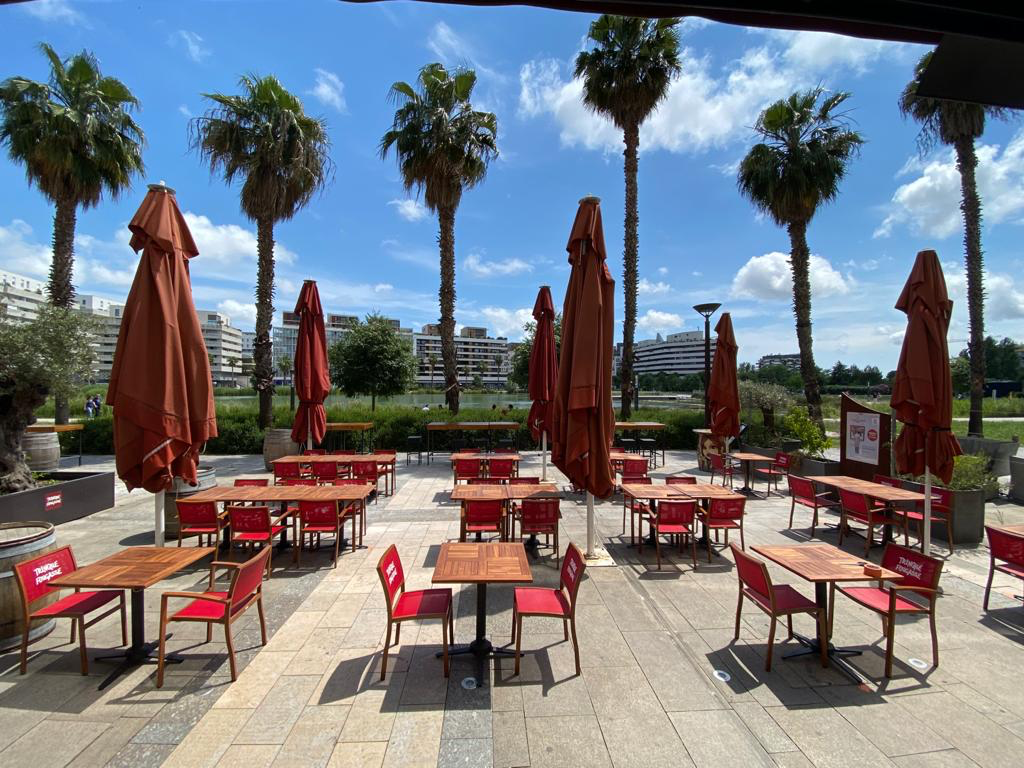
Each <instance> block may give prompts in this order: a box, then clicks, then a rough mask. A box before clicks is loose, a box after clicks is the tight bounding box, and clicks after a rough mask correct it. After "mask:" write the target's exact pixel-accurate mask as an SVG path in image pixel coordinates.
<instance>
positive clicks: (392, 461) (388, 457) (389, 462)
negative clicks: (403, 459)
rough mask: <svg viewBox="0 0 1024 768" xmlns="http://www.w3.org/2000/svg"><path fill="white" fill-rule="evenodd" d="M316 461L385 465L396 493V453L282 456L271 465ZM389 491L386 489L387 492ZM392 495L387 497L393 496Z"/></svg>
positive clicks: (392, 489)
mask: <svg viewBox="0 0 1024 768" xmlns="http://www.w3.org/2000/svg"><path fill="white" fill-rule="evenodd" d="M314 461H316V462H321V461H333V462H334V463H335V464H342V465H351V464H355V463H356V462H360V461H375V462H376V463H377V464H379V465H384V466H386V467H387V468H388V474H389V475H390V477H391V493H394V491H395V488H396V487H397V483H398V478H397V475H396V473H395V467H396V466H397V464H398V454H396V453H326V454H323V455H320V456H298V455H292V456H282V457H281V458H279V459H274V460H273V461H272V462H270V463H271V464H278V463H280V464H312V463H313V462H314ZM385 479H386V478H385ZM386 490H387V489H385V491H386ZM391 493H389V494H387V495H391Z"/></svg>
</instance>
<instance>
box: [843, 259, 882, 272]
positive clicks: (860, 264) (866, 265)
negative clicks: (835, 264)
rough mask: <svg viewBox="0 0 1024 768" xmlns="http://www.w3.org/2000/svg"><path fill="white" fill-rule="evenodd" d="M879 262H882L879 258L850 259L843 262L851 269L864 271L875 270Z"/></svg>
mask: <svg viewBox="0 0 1024 768" xmlns="http://www.w3.org/2000/svg"><path fill="white" fill-rule="evenodd" d="M879 264H880V262H879V261H878V259H864V260H863V261H857V260H856V259H850V260H849V261H847V262H846V263H845V264H843V266H844V267H849V268H850V269H859V270H861V271H863V272H874V271H875V270H876V269H878V266H879Z"/></svg>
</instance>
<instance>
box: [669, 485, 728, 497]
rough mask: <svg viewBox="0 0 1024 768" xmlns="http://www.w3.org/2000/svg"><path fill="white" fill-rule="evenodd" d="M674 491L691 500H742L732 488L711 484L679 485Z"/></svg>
mask: <svg viewBox="0 0 1024 768" xmlns="http://www.w3.org/2000/svg"><path fill="white" fill-rule="evenodd" d="M675 487H676V489H677V490H678V491H679V492H680V493H682V494H685V495H686V496H689V497H690V498H691V499H742V498H744V497H743V496H742V495H741V494H739V493H736V491H734V490H733V489H732V488H726V487H725V486H724V485H715V484H713V483H679V484H678V485H676V486H675Z"/></svg>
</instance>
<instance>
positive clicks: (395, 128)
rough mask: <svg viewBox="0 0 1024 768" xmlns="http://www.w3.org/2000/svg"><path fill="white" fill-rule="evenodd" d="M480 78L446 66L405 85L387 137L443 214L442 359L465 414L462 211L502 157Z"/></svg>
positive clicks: (448, 390)
mask: <svg viewBox="0 0 1024 768" xmlns="http://www.w3.org/2000/svg"><path fill="white" fill-rule="evenodd" d="M475 85H476V73H475V72H474V71H473V70H471V69H465V68H459V69H456V70H455V71H454V72H453V73H451V74H449V72H448V70H446V69H445V68H444V66H442V65H441V64H439V63H434V64H427V65H426V66H425V67H423V69H421V70H420V72H419V77H418V78H417V81H416V86H417V87H415V88H414V87H413V86H412V85H409V84H408V83H405V82H401V81H399V82H397V83H395V84H394V85H392V86H391V91H390V97H391V100H392V101H393V102H394V103H396V104H397V105H398V109H397V110H395V119H394V122H393V123H392V126H391V130H389V131H388V132H387V133H385V134H384V136H383V138H382V139H381V140H380V154H381V157H382V158H384V157H386V156H387V154H388V152H389V151H390V150H391V149H392V148H394V150H395V155H396V156H397V158H398V168H399V170H400V171H401V174H402V183H403V184H404V185H405V188H406V190H411V189H413V188H414V187H415V188H416V189H417V191H423V193H424V195H423V201H424V203H425V204H426V206H427V208H428V209H429V210H431V211H434V212H436V213H437V218H438V226H439V229H440V233H439V235H438V246H439V249H440V256H441V285H440V289H439V290H438V298H439V300H440V304H441V360H442V361H443V363H444V378H445V402H446V403H447V405H448V408H449V409H451V411H452V413H458V412H459V371H458V361H457V359H456V353H455V211H456V210H457V209H458V207H459V202H460V200H461V199H462V193H463V191H464V190H466V189H469V188H471V187H475V186H476V185H477V184H479V183H480V182H481V181H483V180H484V177H485V176H486V175H487V166H488V164H489V163H490V162H491V160H493V159H494V158H495V157H497V155H498V118H496V117H495V116H494V114H493V113H491V112H480V111H477V110H475V109H473V104H472V103H471V101H470V98H471V97H472V95H473V87H474V86H475Z"/></svg>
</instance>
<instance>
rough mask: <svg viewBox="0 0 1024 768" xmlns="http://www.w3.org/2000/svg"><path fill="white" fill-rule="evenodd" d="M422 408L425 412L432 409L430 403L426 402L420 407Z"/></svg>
mask: <svg viewBox="0 0 1024 768" xmlns="http://www.w3.org/2000/svg"><path fill="white" fill-rule="evenodd" d="M420 410H421V411H424V412H426V411H429V410H430V405H429V404H428V403H424V404H423V407H422V408H420Z"/></svg>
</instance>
